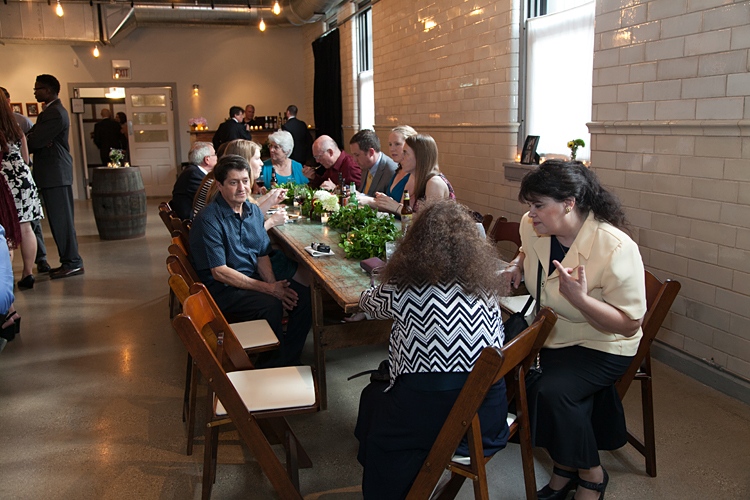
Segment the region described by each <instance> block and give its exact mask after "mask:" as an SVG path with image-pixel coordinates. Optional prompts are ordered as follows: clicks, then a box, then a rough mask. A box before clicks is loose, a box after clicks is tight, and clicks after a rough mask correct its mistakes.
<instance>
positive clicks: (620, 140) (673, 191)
mask: <svg viewBox="0 0 750 500" xmlns="http://www.w3.org/2000/svg"><path fill="white" fill-rule="evenodd" d="M749 49H750V2H747V1H741V2H731V1H727V0H724V1H721V0H653V1H637V0H636V1H633V0H601V1H597V6H596V39H595V58H594V75H593V82H594V83H593V84H594V88H593V107H592V117H593V120H594V123H593V124H592V125H591V127H590V128H591V131H592V134H593V135H592V165H593V166H594V167H595V169H596V171H597V173H598V175H599V176H600V178H601V179H602V180H603V181H604V182H605V183H606V184H607V185H608V186H609V187H610V188H612V189H613V191H615V192H616V193H617V195H618V196H619V197H620V199H621V200H622V201H623V203H624V204H625V206H626V207H627V211H628V215H629V217H630V219H631V221H632V223H633V225H634V236H635V237H636V240H637V241H638V242H639V244H640V247H641V253H642V255H643V258H644V262H645V263H646V265H647V267H648V268H649V269H650V270H652V271H654V272H655V273H656V274H657V275H658V276H660V277H661V278H676V279H678V280H679V281H680V282H681V283H682V285H683V288H682V292H681V294H680V297H679V298H678V300H677V302H676V304H675V306H674V307H673V309H672V313H671V317H670V318H668V321H667V325H666V327H665V328H664V329H663V330H662V332H661V333H660V334H659V339H660V340H661V341H663V342H665V343H667V344H669V345H671V346H673V347H676V348H678V349H681V350H684V351H686V352H688V353H690V354H692V355H694V356H697V357H698V358H702V359H704V360H706V361H707V362H709V363H711V364H714V365H716V366H719V367H721V368H724V369H726V370H728V371H730V372H734V373H735V374H739V375H741V376H743V377H745V378H750V97H749V96H750V73H748V70H749V69H750V68H749V66H748V52H749Z"/></svg>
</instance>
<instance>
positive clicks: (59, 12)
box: [55, 0, 64, 17]
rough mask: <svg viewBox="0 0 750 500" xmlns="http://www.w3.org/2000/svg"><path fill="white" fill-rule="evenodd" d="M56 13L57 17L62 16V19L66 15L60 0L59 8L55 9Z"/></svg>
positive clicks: (58, 2)
mask: <svg viewBox="0 0 750 500" xmlns="http://www.w3.org/2000/svg"><path fill="white" fill-rule="evenodd" d="M55 12H56V13H57V15H58V16H60V17H62V16H63V14H64V12H63V8H62V5H60V0H58V1H57V7H55Z"/></svg>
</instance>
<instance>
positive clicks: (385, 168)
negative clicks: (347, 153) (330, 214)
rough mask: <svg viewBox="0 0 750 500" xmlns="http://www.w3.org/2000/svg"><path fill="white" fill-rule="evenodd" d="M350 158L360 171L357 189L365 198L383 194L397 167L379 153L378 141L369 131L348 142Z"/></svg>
mask: <svg viewBox="0 0 750 500" xmlns="http://www.w3.org/2000/svg"><path fill="white" fill-rule="evenodd" d="M349 146H350V147H351V150H352V156H353V157H354V159H355V160H357V164H359V167H360V168H361V169H362V180H361V181H360V185H359V186H357V189H358V190H359V192H360V193H362V194H365V195H367V196H372V197H374V196H375V193H377V192H380V193H385V191H386V190H387V189H388V184H389V183H390V182H391V179H393V174H394V173H395V172H396V168H397V167H398V165H397V164H396V162H395V161H393V160H391V159H390V158H389V157H388V156H387V155H386V154H384V153H383V152H381V151H380V139H378V136H377V135H376V134H375V132H373V131H372V130H369V129H363V130H360V131H359V132H357V133H356V134H354V136H353V137H352V138H351V140H350V141H349Z"/></svg>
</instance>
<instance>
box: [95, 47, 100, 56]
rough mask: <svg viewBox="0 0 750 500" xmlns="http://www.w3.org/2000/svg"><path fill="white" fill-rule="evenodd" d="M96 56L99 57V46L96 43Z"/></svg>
mask: <svg viewBox="0 0 750 500" xmlns="http://www.w3.org/2000/svg"><path fill="white" fill-rule="evenodd" d="M94 57H99V47H98V46H96V45H94Z"/></svg>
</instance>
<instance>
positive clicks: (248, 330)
mask: <svg viewBox="0 0 750 500" xmlns="http://www.w3.org/2000/svg"><path fill="white" fill-rule="evenodd" d="M229 326H231V327H232V331H233V332H234V335H235V336H236V337H237V340H239V341H240V344H241V345H242V348H243V349H250V348H251V347H261V346H264V345H271V344H276V343H277V342H278V341H279V339H277V338H276V334H275V333H273V330H272V329H271V325H269V324H268V321H266V320H264V319H255V320H253V321H244V322H242V323H232V324H231V325H229Z"/></svg>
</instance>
